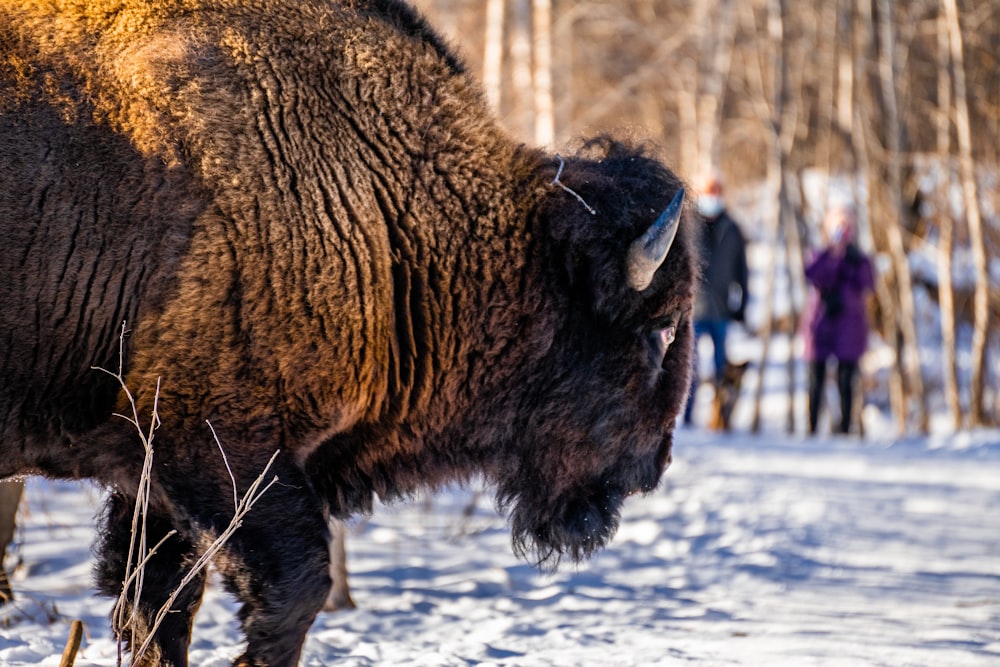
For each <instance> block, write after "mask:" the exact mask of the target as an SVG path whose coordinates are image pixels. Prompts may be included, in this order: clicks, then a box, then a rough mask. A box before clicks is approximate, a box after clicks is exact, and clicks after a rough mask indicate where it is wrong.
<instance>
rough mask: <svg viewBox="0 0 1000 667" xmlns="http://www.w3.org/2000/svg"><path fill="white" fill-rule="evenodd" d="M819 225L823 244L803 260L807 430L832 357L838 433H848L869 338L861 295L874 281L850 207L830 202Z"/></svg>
mask: <svg viewBox="0 0 1000 667" xmlns="http://www.w3.org/2000/svg"><path fill="white" fill-rule="evenodd" d="M823 229H824V232H825V235H826V238H827V241H828V243H827V245H826V247H825V248H823V249H822V250H820V251H819V252H818V253H816V255H815V256H814V257H813V258H812V260H811V261H810V262H809V263H808V264H807V266H806V272H805V273H806V280H807V281H808V283H809V285H810V286H811V287H812V289H811V290H810V295H809V297H810V298H809V305H808V306H807V310H806V317H805V318H804V322H805V325H806V328H805V344H806V345H805V355H806V360H807V361H808V363H809V433H810V434H815V433H816V425H817V423H818V422H819V411H820V406H821V402H822V396H823V385H824V383H825V381H826V369H827V362H828V361H829V360H830V359H831V358H833V359H836V361H837V389H838V390H839V392H840V424H839V425H838V426H837V428H836V431H837V432H838V433H849V432H850V430H851V423H852V421H853V420H852V414H851V412H852V406H853V400H854V386H855V383H856V381H857V377H858V361H859V360H860V359H861V355H862V354H864V352H865V348H866V346H867V343H868V316H867V313H866V310H867V304H866V295H867V293H868V292H870V291H871V290H872V289H873V287H874V284H875V277H874V274H873V272H872V265H871V262H870V261H869V260H868V258H867V257H865V256H864V254H862V252H861V250H860V249H859V248H858V246H857V245H856V244H855V243H854V239H855V236H856V234H857V219H856V216H855V213H854V210H853V209H852V208H849V207H846V206H838V207H834V208H831V209H830V210H829V211H828V212H827V215H826V219H825V220H824V224H823Z"/></svg>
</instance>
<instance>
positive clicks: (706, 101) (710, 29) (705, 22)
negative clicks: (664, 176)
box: [696, 0, 736, 169]
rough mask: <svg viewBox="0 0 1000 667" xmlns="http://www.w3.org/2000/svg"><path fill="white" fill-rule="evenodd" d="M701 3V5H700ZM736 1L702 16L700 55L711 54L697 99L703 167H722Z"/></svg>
mask: <svg viewBox="0 0 1000 667" xmlns="http://www.w3.org/2000/svg"><path fill="white" fill-rule="evenodd" d="M700 4H701V3H699V5H700ZM732 5H733V0H718V1H717V2H716V3H715V10H716V11H714V12H713V11H711V9H712V8H711V7H706V8H705V9H706V10H707V11H706V12H705V13H704V14H700V17H701V22H700V24H699V25H700V28H701V44H700V48H699V52H700V53H703V54H708V56H709V57H706V58H704V60H703V62H704V64H706V65H707V67H706V68H705V69H702V71H701V72H700V74H699V76H698V78H697V83H698V89H699V90H698V92H697V94H696V95H697V96H696V100H697V107H696V113H697V116H698V137H699V139H698V160H699V168H701V169H708V168H713V167H718V166H719V164H720V157H721V156H720V150H721V149H720V142H719V128H720V127H721V126H722V112H723V107H722V102H723V100H724V99H725V92H726V83H727V81H728V80H729V68H730V63H731V62H732V53H733V34H734V27H735V23H736V21H735V17H734V11H733V7H732Z"/></svg>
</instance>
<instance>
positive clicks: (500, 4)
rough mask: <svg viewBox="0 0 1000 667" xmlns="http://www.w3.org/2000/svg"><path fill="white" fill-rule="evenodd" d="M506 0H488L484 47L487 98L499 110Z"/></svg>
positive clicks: (484, 80) (484, 86) (484, 82)
mask: <svg viewBox="0 0 1000 667" xmlns="http://www.w3.org/2000/svg"><path fill="white" fill-rule="evenodd" d="M505 8H506V4H505V2H504V0H487V3H486V37H485V39H484V41H485V46H484V48H483V88H485V89H486V99H487V100H489V102H490V105H491V106H492V107H493V109H494V110H495V111H497V112H499V111H500V102H501V94H502V90H503V87H502V86H501V81H502V75H503V18H504V9H505Z"/></svg>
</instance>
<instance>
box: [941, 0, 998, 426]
mask: <svg viewBox="0 0 1000 667" xmlns="http://www.w3.org/2000/svg"><path fill="white" fill-rule="evenodd" d="M942 5H943V7H944V13H945V17H946V20H947V22H948V43H949V45H950V50H951V61H952V64H953V65H954V68H953V71H954V84H955V115H954V118H955V128H956V130H957V136H958V154H959V167H960V170H961V177H962V192H963V194H964V195H965V216H966V220H967V221H968V225H969V243H970V244H971V246H972V261H973V263H974V264H975V268H976V275H977V276H979V279H978V280H976V289H975V296H974V310H973V312H974V316H975V321H974V325H973V335H972V359H971V365H972V382H971V387H970V389H971V394H970V404H969V420H970V421H971V423H972V425H973V426H978V425H981V424H983V423H984V422H985V414H984V410H983V393H984V392H983V389H984V386H983V372H984V369H985V361H986V340H987V337H988V330H989V319H990V311H989V271H988V269H987V266H986V243H985V240H984V237H983V222H982V214H981V212H980V209H979V191H978V187H977V184H976V164H975V160H974V159H973V156H972V131H971V127H970V125H971V124H970V121H969V103H968V93H967V91H966V85H965V55H964V46H963V42H962V28H961V24H960V23H959V18H958V7H957V6H956V4H955V0H942Z"/></svg>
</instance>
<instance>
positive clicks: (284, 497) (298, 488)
mask: <svg viewBox="0 0 1000 667" xmlns="http://www.w3.org/2000/svg"><path fill="white" fill-rule="evenodd" d="M273 472H275V473H276V474H277V476H278V479H279V482H278V483H277V484H274V485H272V486H271V487H270V488H268V490H267V491H266V492H265V493H264V495H263V496H262V497H261V499H260V500H259V501H258V502H257V504H255V505H254V506H253V508H252V509H251V511H250V512H249V513H248V514H247V515H246V516H245V517H244V519H243V521H242V525H241V526H240V528H239V530H237V531H236V532H235V533H234V534H233V536H232V537H231V538H230V540H229V542H228V543H227V544H226V546H225V547H224V549H223V551H222V554H221V555H220V556H219V557H217V558H216V560H215V564H216V566H217V567H218V568H219V570H220V572H221V573H222V575H223V577H224V578H225V580H226V584H227V587H228V588H229V589H230V590H231V591H232V592H233V594H234V595H236V597H237V598H238V599H239V600H240V601H241V602H242V603H243V607H242V609H241V610H240V619H241V621H242V622H243V631H244V633H245V634H246V638H247V649H246V652H245V653H244V654H243V655H242V656H240V657H239V658H237V660H236V661H235V663H234V665H237V666H238V667H264V666H265V665H266V666H267V667H294V665H296V664H298V660H299V654H300V653H301V650H302V644H303V643H304V642H305V637H306V633H307V632H308V631H309V627H310V626H311V625H312V623H313V620H314V619H315V618H316V615H317V614H318V613H319V611H320V610H321V609H322V607H323V603H324V601H325V600H326V597H327V593H328V592H329V590H330V575H329V553H328V545H327V541H328V539H329V533H328V531H327V522H326V518H325V515H324V512H323V505H322V503H321V502H320V500H319V499H318V498H317V497H316V496H315V495H314V494H313V493H312V492H311V490H310V485H309V483H308V482H307V481H306V479H305V478H304V477H303V476H302V474H301V472H300V471H299V470H298V469H297V468H295V467H294V466H293V465H291V464H286V465H282V464H281V461H280V460H279V462H278V463H277V465H276V466H275V468H274V469H273ZM269 474H270V473H269Z"/></svg>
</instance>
